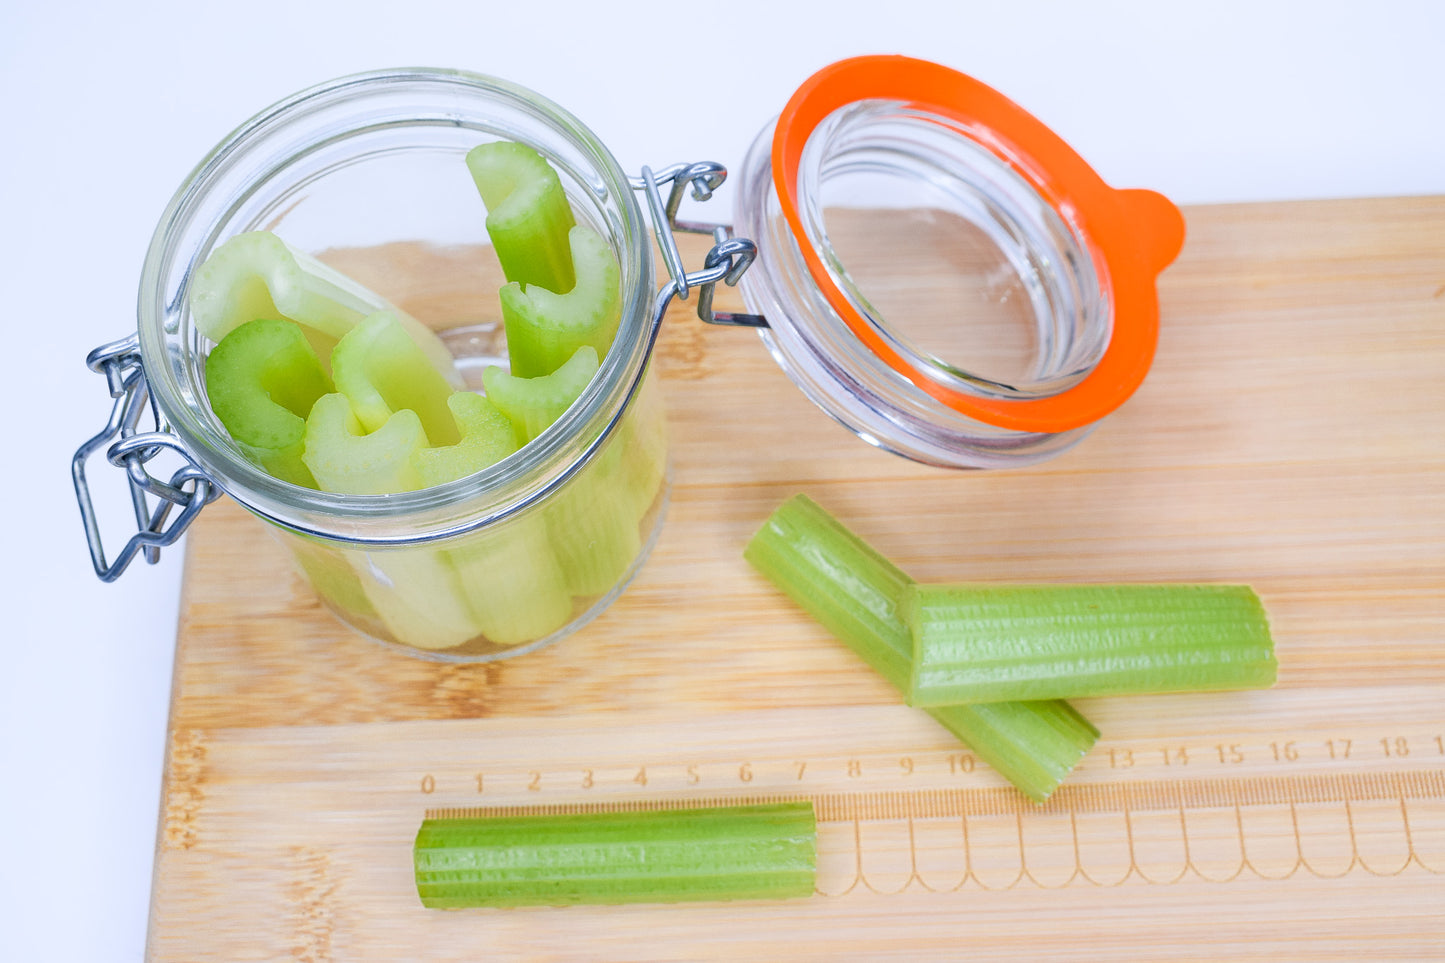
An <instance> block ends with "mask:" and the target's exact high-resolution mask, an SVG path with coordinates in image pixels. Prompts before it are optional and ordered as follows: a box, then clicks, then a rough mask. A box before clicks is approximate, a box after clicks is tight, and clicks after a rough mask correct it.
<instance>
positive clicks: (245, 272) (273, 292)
mask: <svg viewBox="0 0 1445 963" xmlns="http://www.w3.org/2000/svg"><path fill="white" fill-rule="evenodd" d="M189 299H190V306H191V317H192V319H193V320H194V321H195V324H196V328H197V330H199V331H200V333H201V334H203V335H205V336H206V337H207V338H210V339H211V340H212V341H220V340H221V339H222V338H224V337H225V336H226V335H227V334H229V333H230V332H231V331H232V330H233V329H235V328H237V327H239V326H240V325H242V324H245V323H246V322H247V321H251V320H254V319H256V318H286V319H287V320H289V321H295V322H296V323H298V324H300V325H302V327H304V328H305V329H306V333H307V337H308V339H309V340H310V341H311V343H312V346H313V347H315V348H316V353H317V355H318V356H319V357H320V358H321V359H322V361H323V363H325V362H326V361H327V360H328V359H329V358H330V356H331V349H332V347H334V346H335V344H336V342H337V341H339V340H340V339H341V338H342V336H344V335H345V334H346V332H348V331H350V330H351V329H352V328H353V327H355V326H356V325H357V323H359V322H360V321H361V320H362V319H363V318H365V317H367V316H368V315H371V314H374V313H376V312H377V311H391V312H392V313H394V314H395V315H396V316H397V319H398V320H399V321H400V322H401V324H402V326H403V327H404V328H405V329H406V332H407V334H408V335H410V337H411V339H412V340H413V341H415V342H416V344H417V346H418V347H419V348H421V350H422V352H423V353H424V354H425V355H426V357H427V359H428V360H429V361H430V363H431V365H432V367H434V368H435V369H436V370H437V372H438V373H440V374H441V375H442V377H444V378H446V379H447V381H448V382H449V383H450V384H451V385H452V386H453V387H455V388H461V387H462V386H463V385H462V380H461V375H460V374H459V373H458V372H457V370H456V365H455V363H454V361H453V359H452V354H451V352H450V351H448V350H447V348H446V345H444V344H442V342H441V339H440V338H438V337H437V336H436V334H435V333H434V332H433V331H432V330H431V329H430V328H428V327H427V326H426V325H424V324H422V323H421V322H420V321H418V320H416V319H415V318H413V317H412V316H411V315H409V314H407V313H406V312H404V311H401V310H400V309H398V308H396V307H394V306H393V305H391V304H389V303H387V301H386V300H385V299H384V298H382V297H381V296H380V295H377V294H376V293H374V292H372V291H369V290H367V289H366V288H364V287H362V286H361V285H360V284H357V283H356V282H355V281H353V280H352V279H351V278H348V277H347V276H346V275H344V274H342V273H341V272H339V271H337V270H335V269H333V268H331V267H329V266H327V265H326V264H323V263H322V262H320V261H318V260H316V259H315V258H314V257H311V256H310V255H308V254H306V253H305V252H302V251H298V250H296V249H295V248H292V247H291V246H290V245H288V244H287V243H286V242H285V241H283V240H282V239H281V238H279V237H277V236H276V235H275V234H272V233H271V232H269V231H251V232H248V233H245V234H237V235H236V236H235V237H232V238H230V239H229V240H227V241H226V242H225V243H224V244H222V245H221V246H220V247H218V248H216V249H215V250H214V251H212V252H211V254H210V256H209V257H208V258H206V260H205V262H204V263H203V264H202V265H201V266H200V267H198V268H197V269H196V270H195V273H194V274H192V275H191V281H190V293H189Z"/></svg>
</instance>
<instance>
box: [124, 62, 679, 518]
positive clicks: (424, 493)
mask: <svg viewBox="0 0 1445 963" xmlns="http://www.w3.org/2000/svg"><path fill="white" fill-rule="evenodd" d="M406 88H411V89H412V90H413V91H414V92H416V93H418V94H419V95H422V96H423V97H424V98H427V97H434V98H435V106H434V107H433V108H431V109H429V110H427V111H426V114H427V116H425V117H422V118H413V122H415V123H418V124H423V123H425V124H449V125H454V126H460V127H477V129H479V130H480V129H483V128H482V126H481V125H482V123H483V122H484V121H485V120H487V119H488V118H492V117H495V115H496V112H497V111H498V110H499V109H505V110H508V111H515V112H518V115H519V116H522V117H525V118H526V119H527V120H529V121H534V122H540V124H541V125H542V127H543V129H544V130H545V132H546V134H547V135H548V136H556V137H559V138H561V142H563V143H565V144H566V146H567V147H569V148H570V149H573V150H575V151H577V152H578V154H579V155H580V156H581V157H582V158H583V159H584V160H585V162H586V163H587V164H588V165H590V170H587V171H586V172H585V173H586V174H587V175H588V176H589V177H590V178H591V179H592V180H593V181H594V182H595V183H594V184H592V185H591V186H592V187H593V188H594V189H595V190H597V191H598V192H599V201H600V200H603V199H605V200H606V201H608V202H609V203H610V204H613V205H615V208H616V213H617V215H618V217H619V218H620V227H621V231H620V244H619V246H620V248H621V250H620V251H619V252H618V253H619V255H620V256H619V260H620V262H621V263H620V265H619V266H620V268H621V276H622V292H621V295H622V317H621V321H620V323H619V325H618V331H617V335H616V338H615V340H614V342H613V346H612V348H611V349H610V350H609V351H608V352H607V354H606V356H605V357H604V358H603V360H602V364H601V367H600V369H599V372H598V374H597V375H596V376H595V377H594V378H593V379H592V381H591V383H589V384H588V386H587V388H586V389H585V390H584V391H583V393H582V395H581V397H580V398H579V399H578V400H577V402H575V403H574V404H573V405H572V406H571V407H570V408H569V409H568V410H567V411H566V412H565V413H564V414H563V415H562V416H561V417H560V418H559V419H558V420H557V421H556V422H554V423H553V424H552V426H551V427H549V428H548V429H547V430H546V431H545V432H543V433H542V434H541V435H540V436H539V437H538V438H536V439H534V440H533V441H532V442H530V443H529V444H528V445H526V446H524V447H523V449H522V450H521V451H520V452H518V453H516V454H514V455H512V456H509V457H507V458H505V459H503V460H502V461H500V462H498V463H496V464H494V465H492V466H490V467H489V468H487V469H485V470H483V471H481V472H479V473H477V474H474V475H470V476H467V477H465V478H461V479H458V480H456V481H452V482H448V483H446V484H443V485H438V486H434V487H431V488H426V489H421V490H418V491H412V492H401V493H396V494H389V495H341V494H335V493H329V492H322V491H318V490H314V489H309V488H303V487H301V486H297V485H293V484H290V483H288V482H284V481H281V480H279V479H276V478H274V477H272V476H271V475H269V474H267V473H266V472H265V471H263V470H262V469H260V468H259V467H257V466H256V465H254V464H253V463H252V462H250V461H249V460H248V459H247V458H246V457H245V456H244V455H242V454H241V452H240V451H239V449H238V448H237V447H236V446H235V445H234V443H233V442H231V440H230V439H229V436H227V435H226V434H225V433H224V431H223V430H221V429H220V428H219V425H218V423H215V421H214V418H210V417H205V416H203V414H202V412H201V411H200V408H201V407H202V406H205V405H206V402H205V400H204V399H203V398H200V397H197V396H196V394H195V393H194V392H192V391H188V390H187V386H186V385H183V384H182V382H181V379H180V378H179V377H178V376H177V372H176V370H175V362H174V359H172V358H169V357H167V354H168V352H170V351H172V350H173V349H172V347H171V346H170V345H169V344H168V341H167V338H168V336H170V337H177V336H180V337H184V336H185V333H186V331H187V325H188V316H189V309H188V307H187V306H186V304H185V295H186V291H187V288H188V283H189V277H190V275H191V273H192V271H193V270H194V269H195V268H196V267H197V266H199V264H200V263H201V262H202V261H203V260H204V259H205V256H206V255H208V254H209V251H210V249H211V248H212V247H213V246H214V245H216V244H217V243H219V242H220V241H221V240H224V238H223V237H221V236H220V234H221V230H220V228H221V224H220V222H221V220H223V215H224V214H225V213H226V212H227V211H229V210H233V209H234V206H235V203H236V202H235V195H236V193H237V191H240V190H243V189H244V190H246V191H254V190H256V189H257V188H258V187H259V186H260V185H262V184H264V183H266V182H267V181H268V180H269V179H270V178H272V177H275V176H277V175H278V174H279V173H280V172H281V171H282V167H281V166H275V167H268V168H263V169H260V170H245V169H242V168H241V167H239V166H238V165H239V162H240V160H242V159H243V155H245V154H246V153H247V151H248V150H250V149H253V148H256V147H257V145H258V144H262V143H263V142H264V141H265V139H266V138H277V137H279V136H280V135H281V134H283V133H287V134H289V135H291V136H300V138H301V139H300V143H303V144H308V145H314V144H316V143H320V142H321V141H322V140H323V139H328V138H330V139H334V138H337V137H344V136H346V135H347V134H348V133H355V132H357V131H359V130H362V129H365V128H364V127H360V126H354V127H351V128H347V126H346V124H345V123H344V121H345V120H346V118H345V117H342V118H341V119H342V121H343V123H341V124H340V126H337V123H336V118H334V117H332V118H325V115H326V113H327V112H328V111H335V110H337V109H342V110H345V109H355V108H359V107H362V106H365V103H366V101H367V100H368V99H369V98H370V99H372V100H376V99H378V98H381V97H384V96H385V95H387V94H389V93H396V92H398V91H400V90H403V89H406ZM488 108H490V109H491V113H488ZM317 118H324V119H327V121H328V122H329V124H330V126H326V125H325V124H321V125H320V126H318V128H317V129H315V130H312V131H310V132H309V133H308V132H307V130H306V129H305V125H306V124H307V123H308V122H312V123H316V122H317ZM392 121H393V122H394V123H397V124H405V123H406V122H407V118H393V119H392ZM372 122H373V123H375V121H374V119H373V121H372ZM298 126H299V129H300V133H299V135H298V132H297V130H298ZM532 146H541V145H537V144H534V145H532ZM293 156H294V155H293ZM238 185H239V186H238ZM216 192H229V193H228V196H227V197H220V198H218V197H215V196H213V195H214V194H215V193H216ZM228 204H229V207H228V206H227V205H228ZM218 208H220V210H218ZM479 212H480V208H479ZM479 216H480V215H479ZM207 219H209V222H207ZM183 230H192V231H197V230H198V231H200V232H201V234H202V235H203V237H204V240H203V241H200V242H199V243H192V244H189V245H188V244H182V243H179V242H178V236H179V235H180V234H181V233H182V231H183ZM177 268H179V269H180V270H181V271H182V279H181V281H180V283H179V285H178V286H177V287H176V290H175V292H174V294H171V295H168V292H167V278H168V277H170V276H171V275H172V274H173V273H174V272H175V270H176V269H177ZM652 287H653V263H652V258H651V256H650V249H649V237H648V233H647V230H646V227H645V222H644V219H643V216H642V212H641V209H640V206H639V205H638V203H637V200H636V198H635V197H634V196H633V191H632V188H631V185H630V182H629V180H628V178H627V176H626V175H625V174H624V173H623V171H622V169H621V167H620V166H619V164H618V162H617V160H616V158H615V157H614V156H613V155H612V154H611V152H610V151H609V150H608V149H607V148H606V146H605V145H603V144H602V142H601V141H600V140H599V139H598V138H597V137H596V135H595V134H593V133H592V131H591V130H590V129H588V128H587V127H586V126H585V125H584V124H583V123H582V122H581V121H580V120H578V119H577V118H576V117H575V116H573V115H572V114H571V113H569V112H568V111H566V110H565V109H563V108H562V107H560V106H558V105H557V104H555V103H553V102H552V101H550V100H548V99H547V98H545V97H543V96H541V95H539V94H537V93H536V92H534V91H531V90H528V89H527V88H525V87H522V86H520V85H517V84H513V83H510V82H508V81H505V80H501V79H499V78H495V77H490V76H487V75H484V74H478V73H472V72H468V71H459V70H451V69H439V68H426V67H414V68H393V69H383V70H375V71H367V72H363V73H357V74H351V75H347V76H344V77H340V78H336V79H334V80H330V81H326V82H323V83H320V84H317V85H314V86H312V87H310V88H307V89H305V90H302V91H300V92H298V93H296V94H293V95H291V96H290V97H287V98H285V99H283V100H280V101H278V102H277V103H275V104H273V105H271V106H269V107H267V108H265V109H264V110H262V111H260V112H258V113H257V114H255V115H254V116H252V117H251V118H250V119H248V120H247V121H245V122H244V123H243V124H241V125H240V126H238V127H237V128H236V129H235V130H234V131H232V132H231V133H230V134H229V135H227V136H226V137H225V138H224V139H222V141H221V142H220V143H219V144H218V145H217V146H216V147H215V148H213V149H212V150H211V151H210V153H208V154H207V155H206V157H205V158H204V159H203V160H202V161H201V162H200V163H199V164H198V165H197V166H196V168H195V169H194V170H193V171H192V172H191V173H190V175H189V176H188V177H187V178H186V179H185V181H184V182H183V183H182V185H181V186H180V188H179V189H178V190H177V191H176V193H175V195H174V196H173V197H172V199H171V201H170V203H169V205H168V206H167V208H166V210H165V212H164V213H163V215H162V217H161V219H160V222H159V224H158V225H157V228H156V231H155V234H154V235H153V237H152V240H151V244H150V247H149V249H148V251H147V254H146V259H145V264H144V267H143V269H142V274H141V285H140V291H139V298H138V304H137V317H138V332H139V339H140V345H141V355H142V360H143V363H144V365H145V368H146V375H147V380H148V381H149V382H150V385H151V390H152V391H153V392H154V395H155V401H156V403H157V405H158V406H159V408H160V411H161V413H162V414H163V416H164V417H165V420H166V422H167V423H168V425H169V426H170V428H171V429H172V430H174V431H175V433H176V434H177V436H178V437H179V438H180V439H181V441H182V443H183V444H184V446H185V448H186V449H187V452H188V454H190V455H191V457H192V458H193V459H194V460H195V461H196V462H197V464H199V465H200V467H201V468H202V469H203V470H205V471H206V472H207V474H208V475H210V476H211V477H212V478H213V479H214V480H215V481H216V483H217V484H218V485H219V486H220V487H221V488H222V489H223V490H225V491H226V492H227V494H229V495H231V496H232V497H233V498H235V499H236V500H237V501H238V502H240V503H241V504H242V505H243V506H244V507H245V508H247V509H248V510H249V511H251V512H252V513H254V514H257V515H259V516H261V517H262V518H264V519H266V520H267V521H270V522H272V523H275V524H277V525H279V526H281V527H283V528H286V529H289V530H291V531H294V532H297V533H299V534H303V535H308V536H314V537H319V538H323V539H327V540H331V541H339V542H345V543H350V544H359V545H377V546H381V545H405V544H413V543H416V542H423V541H433V540H437V539H443V538H450V537H452V536H456V535H461V534H464V533H466V532H470V531H474V530H476V529H478V528H482V527H484V526H487V525H490V524H493V523H495V522H499V521H502V520H504V519H506V518H510V517H512V516H514V515H515V514H517V513H519V512H521V511H523V510H525V509H526V508H527V507H528V506H530V505H533V504H535V503H536V502H537V501H539V500H541V499H543V498H545V497H547V495H548V494H550V493H551V492H553V491H555V490H556V489H557V488H558V487H560V486H561V485H563V484H565V483H566V482H567V481H568V479H570V478H571V477H573V475H575V474H576V473H577V472H578V471H579V470H580V469H581V468H582V467H583V466H584V465H585V464H586V463H587V462H588V461H589V460H590V459H591V458H592V457H593V456H594V454H595V453H596V452H597V451H598V450H599V449H600V448H601V447H602V445H603V444H604V443H605V441H606V440H607V438H608V436H609V435H610V433H611V432H612V430H613V429H614V427H615V426H616V424H617V423H618V421H619V420H620V418H621V417H622V414H623V413H624V412H625V411H626V410H627V408H628V406H629V404H630V403H631V401H632V399H633V397H634V395H635V394H636V392H637V390H638V387H639V385H640V383H641V380H642V377H643V374H644V372H645V370H646V365H647V360H648V357H649V355H650V352H651V347H652V340H653V336H654V333H655V332H654V330H653V329H654V324H653V317H652V310H651V307H652V299H653V294H654V292H653V291H652ZM207 414H208V410H207Z"/></svg>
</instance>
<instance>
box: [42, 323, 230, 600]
mask: <svg viewBox="0 0 1445 963" xmlns="http://www.w3.org/2000/svg"><path fill="white" fill-rule="evenodd" d="M85 363H86V366H87V367H89V368H90V370H92V371H94V372H96V373H97V374H103V375H105V379H106V386H107V388H108V389H109V391H110V396H111V398H113V399H114V404H112V405H111V409H110V417H109V418H108V419H107V420H106V423H105V427H104V428H102V429H101V430H100V432H99V433H98V434H96V435H95V437H93V438H91V439H90V440H89V441H87V442H85V444H83V445H81V446H80V447H79V448H78V449H76V452H75V457H74V458H73V459H72V460H71V463H70V475H71V480H72V481H73V482H74V484H75V498H76V501H77V502H78V503H79V505H80V518H81V522H82V523H83V524H84V526H85V538H86V542H87V543H88V544H89V546H90V561H91V564H92V566H94V568H95V574H96V575H97V576H98V577H99V578H100V580H101V581H102V582H113V581H115V580H116V579H117V578H119V577H120V574H121V573H122V572H124V571H125V570H126V568H127V567H128V566H129V565H130V563H131V562H132V561H134V560H135V557H136V556H137V555H139V554H144V555H145V560H146V562H147V563H148V564H150V565H154V564H155V563H156V562H158V561H159V560H160V554H161V549H162V548H165V547H167V546H170V545H174V544H175V543H176V541H177V540H178V539H179V538H180V537H181V535H182V534H184V533H185V530H186V529H187V528H188V527H190V524H191V522H193V521H195V519H196V516H197V515H199V514H200V512H201V509H202V508H205V507H206V505H208V504H210V503H211V502H213V501H215V500H216V499H217V498H219V497H220V495H221V489H220V488H219V487H218V486H217V485H216V484H215V482H214V481H213V480H212V479H211V477H210V476H209V475H207V474H206V473H205V471H203V470H202V469H201V467H200V466H199V465H197V464H196V463H195V462H194V461H192V460H191V457H190V454H189V453H188V452H187V451H186V450H185V449H184V448H183V447H182V446H181V444H180V441H179V440H178V439H177V438H176V436H175V435H173V434H171V432H170V431H169V430H168V429H167V427H166V425H165V423H164V421H163V420H162V419H161V416H160V413H159V412H158V411H157V410H156V405H155V402H154V400H153V399H152V398H151V393H150V386H149V385H148V384H147V383H146V377H145V368H144V366H143V365H142V363H141V355H140V339H139V336H138V335H135V334H132V335H130V336H129V337H126V338H122V339H121V340H119V341H112V342H110V343H109V344H104V345H101V346H100V347H98V348H96V349H95V350H94V351H92V352H91V353H90V354H89V355H88V356H87V357H86V359H85ZM147 408H149V409H150V413H151V419H152V422H153V424H154V430H152V431H145V432H143V431H140V430H139V425H140V420H141V417H142V416H143V415H144V414H145V411H146V409H147ZM116 438H119V440H118V441H114V439H116ZM101 448H106V460H107V461H108V462H110V463H111V464H112V465H114V466H115V467H117V468H123V469H125V473H126V480H127V482H128V483H129V485H130V496H131V505H132V507H133V508H134V510H135V520H136V527H137V528H138V529H139V531H138V532H137V533H136V534H135V535H132V536H131V537H130V539H129V540H128V541H127V542H126V543H125V547H124V548H122V549H121V551H120V553H119V554H118V555H117V556H116V557H115V559H114V560H113V561H110V562H107V561H106V557H105V546H104V545H103V544H102V541H101V536H100V525H99V523H98V521H97V519H96V511H95V504H94V502H93V501H92V499H91V497H90V483H89V480H88V479H87V478H86V474H85V463H86V461H88V460H89V459H90V456H91V455H92V454H94V453H95V452H96V451H98V450H100V449H101ZM167 449H169V450H170V451H173V452H176V453H177V454H178V455H180V456H181V458H182V459H183V460H184V461H185V464H184V465H183V466H182V467H181V468H180V469H178V470H177V471H176V472H175V473H174V474H173V475H171V477H170V480H169V481H161V480H160V479H159V478H156V477H155V476H154V475H152V474H151V473H150V472H149V471H148V470H147V469H146V462H148V461H150V460H151V459H152V458H154V457H155V456H156V455H158V454H160V453H161V452H162V451H164V450H167ZM147 496H154V497H156V498H158V499H160V501H159V502H158V503H157V504H156V506H155V507H154V508H152V507H151V505H150V501H149V498H148V497H147ZM177 506H180V509H181V512H180V514H179V515H177V516H176V517H175V518H174V519H170V524H169V525H167V524H166V523H167V520H168V519H169V518H170V514H171V511H172V510H173V509H174V508H176V507H177Z"/></svg>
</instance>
